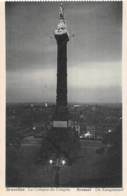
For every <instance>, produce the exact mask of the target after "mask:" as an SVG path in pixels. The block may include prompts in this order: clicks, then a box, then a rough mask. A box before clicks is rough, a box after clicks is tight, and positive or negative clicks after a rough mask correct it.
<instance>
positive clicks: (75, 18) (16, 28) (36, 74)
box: [6, 2, 122, 103]
mask: <svg viewBox="0 0 127 196" xmlns="http://www.w3.org/2000/svg"><path fill="white" fill-rule="evenodd" d="M59 5H60V3H58V2H51V3H48V2H41V3H37V2H35V3H16V2H15V3H12V2H10V3H6V70H7V72H6V74H7V75H6V77H7V84H6V85H7V102H44V101H48V102H55V99H56V60H57V56H56V55H57V46H56V41H55V39H54V35H53V31H54V29H55V28H56V25H57V23H58V9H59ZM63 6H64V12H65V19H66V21H67V26H68V31H69V33H70V41H69V43H68V100H69V102H83V103H88V102H97V103H117V102H121V68H122V3H121V2H83V3H82V2H78V3H74V2H70V3H69V2H68V3H64V4H63ZM72 34H74V35H75V36H74V37H73V36H72Z"/></svg>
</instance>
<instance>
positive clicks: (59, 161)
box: [49, 157, 67, 187]
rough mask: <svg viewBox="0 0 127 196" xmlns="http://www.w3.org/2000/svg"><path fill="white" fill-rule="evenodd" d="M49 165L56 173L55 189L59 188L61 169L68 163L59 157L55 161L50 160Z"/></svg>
mask: <svg viewBox="0 0 127 196" xmlns="http://www.w3.org/2000/svg"><path fill="white" fill-rule="evenodd" d="M49 164H50V165H51V166H52V167H53V169H54V171H55V177H54V184H55V187H59V185H60V169H61V168H63V167H64V166H65V165H66V164H67V161H66V160H65V159H64V158H62V157H58V158H55V159H50V160H49Z"/></svg>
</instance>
